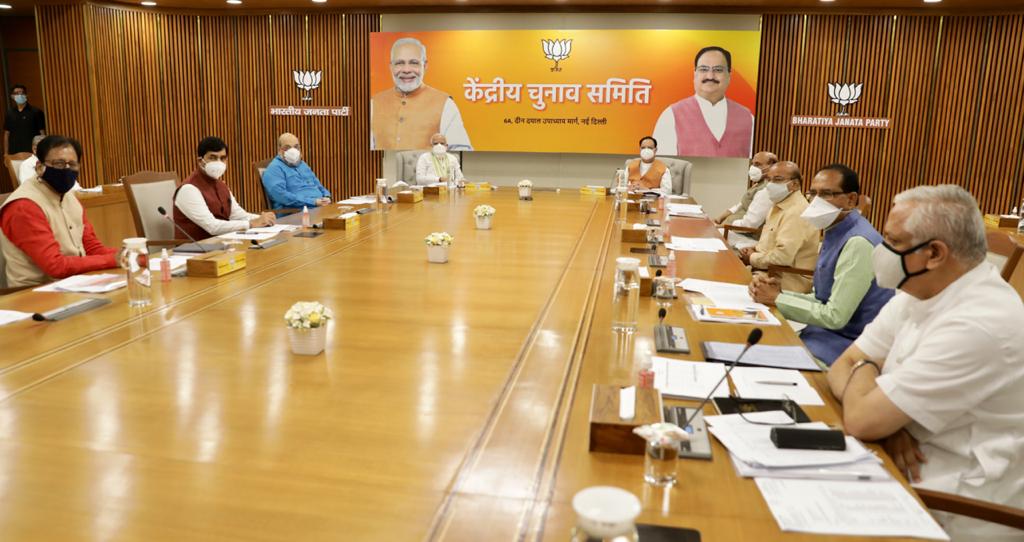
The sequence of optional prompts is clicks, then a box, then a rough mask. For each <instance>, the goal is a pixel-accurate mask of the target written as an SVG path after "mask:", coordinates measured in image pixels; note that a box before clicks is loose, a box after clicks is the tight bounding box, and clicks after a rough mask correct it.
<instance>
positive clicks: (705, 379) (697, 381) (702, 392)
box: [651, 356, 729, 399]
mask: <svg viewBox="0 0 1024 542" xmlns="http://www.w3.org/2000/svg"><path fill="white" fill-rule="evenodd" d="M651 369H652V370H653V371H654V387H655V388H657V389H658V391H660V392H661V393H662V395H667V396H669V397H679V398H683V399H704V398H705V397H707V396H708V394H710V393H711V391H712V390H714V392H715V393H714V395H712V397H728V396H729V382H728V381H723V382H721V384H718V387H717V388H716V387H715V384H716V383H718V382H719V381H720V380H722V376H724V375H725V366H724V365H722V364H721V363H707V362H703V361H682V360H676V359H668V358H662V357H658V356H654V357H652V358H651Z"/></svg>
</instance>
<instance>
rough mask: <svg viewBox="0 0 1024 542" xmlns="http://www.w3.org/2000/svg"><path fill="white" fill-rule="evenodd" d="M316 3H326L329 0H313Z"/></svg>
mask: <svg viewBox="0 0 1024 542" xmlns="http://www.w3.org/2000/svg"><path fill="white" fill-rule="evenodd" d="M313 3H314V4H326V3H327V0H313Z"/></svg>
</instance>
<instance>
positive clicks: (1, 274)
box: [0, 194, 34, 295]
mask: <svg viewBox="0 0 1024 542" xmlns="http://www.w3.org/2000/svg"><path fill="white" fill-rule="evenodd" d="M9 195H10V194H0V203H3V201H4V200H6V199H7V196H9ZM3 238H4V232H2V231H0V239H3ZM2 242H3V241H0V243H2ZM33 287H34V286H33V285H31V284H30V285H28V286H20V287H18V288H10V287H8V286H7V261H6V260H5V259H4V253H3V251H0V295H7V294H13V293H14V292H20V291H21V290H27V289H29V288H33Z"/></svg>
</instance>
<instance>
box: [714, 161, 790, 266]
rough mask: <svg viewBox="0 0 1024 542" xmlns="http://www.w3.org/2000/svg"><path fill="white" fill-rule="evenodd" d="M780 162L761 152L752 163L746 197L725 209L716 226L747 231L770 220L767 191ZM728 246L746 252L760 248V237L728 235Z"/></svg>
mask: <svg viewBox="0 0 1024 542" xmlns="http://www.w3.org/2000/svg"><path fill="white" fill-rule="evenodd" d="M778 162H779V157H778V156H776V155H775V154H774V153H771V152H768V151H761V152H759V153H757V154H755V155H754V158H753V159H751V160H750V169H748V170H747V179H748V180H749V181H750V186H749V187H748V188H747V191H746V192H744V193H743V197H742V198H740V201H739V202H738V203H736V205H733V206H732V207H730V208H728V209H726V210H725V211H724V212H723V213H722V214H721V215H719V216H718V217H717V218H715V223H716V224H731V225H733V226H741V227H744V228H760V227H761V226H762V225H764V221H765V219H766V218H768V211H770V210H771V208H772V200H771V198H769V197H768V193H767V192H765V190H764V187H765V186H766V185H767V184H768V182H767V176H768V170H769V169H770V168H771V167H772V166H774V165H775V164H777V163H778ZM728 241H729V244H730V245H732V246H734V247H736V248H744V247H749V246H753V245H755V244H757V237H755V236H753V235H746V234H741V233H735V232H729V238H728Z"/></svg>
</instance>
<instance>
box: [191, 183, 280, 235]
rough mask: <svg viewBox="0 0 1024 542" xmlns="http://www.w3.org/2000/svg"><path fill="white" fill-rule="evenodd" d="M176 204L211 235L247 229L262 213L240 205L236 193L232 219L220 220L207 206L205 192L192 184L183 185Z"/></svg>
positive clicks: (233, 201) (232, 200) (232, 202)
mask: <svg viewBox="0 0 1024 542" xmlns="http://www.w3.org/2000/svg"><path fill="white" fill-rule="evenodd" d="M174 206H175V207H177V208H178V209H179V210H181V212H182V213H184V215H185V216H187V217H188V219H189V220H191V221H192V222H195V223H196V225H197V226H199V227H200V228H203V229H204V230H206V233H208V234H210V235H211V236H216V235H224V234H225V233H231V232H233V231H242V230H247V229H249V221H250V220H255V219H257V218H259V217H260V215H254V214H252V213H249V212H248V211H246V210H245V209H243V208H242V207H241V206H240V205H238V202H237V201H235V196H234V194H232V195H231V215H230V216H229V217H228V218H229V219H230V220H219V219H217V218H215V217H214V216H213V213H211V212H210V208H209V207H207V206H206V200H205V199H203V194H202V193H201V192H200V191H199V189H198V188H196V187H195V186H194V185H191V184H184V185H182V186H181V188H180V189H179V190H178V195H177V197H175V198H174Z"/></svg>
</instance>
